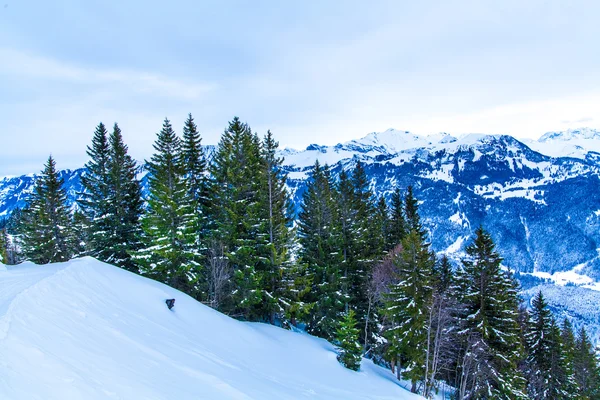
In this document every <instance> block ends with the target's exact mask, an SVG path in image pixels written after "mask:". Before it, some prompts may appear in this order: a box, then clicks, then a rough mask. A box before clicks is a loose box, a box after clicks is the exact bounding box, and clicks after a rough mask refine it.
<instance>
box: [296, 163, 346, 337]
mask: <svg viewBox="0 0 600 400" xmlns="http://www.w3.org/2000/svg"><path fill="white" fill-rule="evenodd" d="M298 239H299V242H300V246H301V247H300V251H299V256H300V262H302V263H305V264H306V266H307V270H308V274H309V276H310V279H311V284H312V289H311V291H310V292H309V293H308V295H307V297H306V301H307V302H309V303H313V304H314V307H313V308H312V312H311V313H310V315H309V318H308V326H307V329H308V331H309V332H311V333H314V334H316V335H318V336H321V337H324V338H327V339H330V340H331V339H333V338H334V337H335V331H336V328H337V324H338V321H339V318H340V317H341V315H342V313H343V312H344V306H345V305H346V304H347V302H348V295H347V293H344V292H343V289H344V286H343V285H342V277H343V270H342V265H343V260H344V259H343V254H342V238H341V228H340V224H339V215H338V208H337V204H336V193H335V188H334V184H333V182H332V179H331V173H330V171H329V167H328V166H327V165H325V166H321V164H319V162H318V161H317V162H316V163H315V165H314V167H313V170H312V174H311V177H310V179H309V181H308V184H307V188H306V191H305V192H304V194H303V197H302V210H301V212H300V214H299V216H298Z"/></svg>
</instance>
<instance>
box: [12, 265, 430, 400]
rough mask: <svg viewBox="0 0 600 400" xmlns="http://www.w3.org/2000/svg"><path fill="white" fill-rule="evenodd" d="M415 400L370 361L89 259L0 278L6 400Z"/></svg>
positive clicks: (18, 269) (20, 268)
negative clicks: (340, 358) (343, 359)
mask: <svg viewBox="0 0 600 400" xmlns="http://www.w3.org/2000/svg"><path fill="white" fill-rule="evenodd" d="M171 297H174V298H176V304H175V307H174V309H173V310H171V311H170V310H169V309H168V308H167V307H166V305H165V299H167V298H171ZM416 398H420V397H418V396H416V395H413V394H411V393H409V392H407V391H406V390H404V389H403V388H402V387H401V386H400V385H399V384H398V383H397V382H396V381H395V380H394V377H393V376H392V375H391V373H390V372H389V371H387V370H385V369H383V368H380V367H377V366H375V365H374V364H372V363H371V362H370V361H367V360H363V363H362V368H361V371H360V372H353V371H350V370H347V369H345V368H343V367H342V366H340V365H339V364H338V362H337V361H336V355H335V352H334V348H333V346H332V345H330V344H329V343H328V342H326V341H324V340H321V339H317V338H314V337H311V336H309V335H307V334H304V333H297V332H290V331H286V330H283V329H280V328H277V327H273V326H269V325H265V324H257V323H243V322H239V321H236V320H233V319H231V318H229V317H226V316H224V315H223V314H220V313H218V312H216V311H214V310H212V309H210V308H208V307H206V306H204V305H202V304H200V303H198V302H196V301H195V300H193V299H192V298H190V297H188V296H186V295H184V294H183V293H181V292H178V291H176V290H174V289H172V288H170V287H168V286H165V285H163V284H160V283H158V282H155V281H152V280H149V279H146V278H143V277H140V276H137V275H134V274H132V273H129V272H127V271H124V270H122V269H119V268H116V267H114V266H111V265H108V264H104V263H101V262H99V261H96V260H94V259H93V258H82V259H78V260H73V261H70V262H67V263H61V264H49V265H44V266H37V265H34V264H31V263H25V264H22V265H20V266H16V267H8V268H7V269H3V268H0V399H3V400H12V399H27V400H35V399H44V400H50V399H60V400H68V399H86V400H94V399H122V400H126V399H153V400H154V399H156V400H158V399H178V400H182V399H239V400H242V399H261V400H266V399H345V400H349V399H371V400H379V399H382V400H383V399H390V400H391V399H394V400H398V399H416Z"/></svg>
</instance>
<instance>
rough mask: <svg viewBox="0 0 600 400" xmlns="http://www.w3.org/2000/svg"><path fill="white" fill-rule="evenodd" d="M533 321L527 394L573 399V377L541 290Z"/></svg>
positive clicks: (541, 398)
mask: <svg viewBox="0 0 600 400" xmlns="http://www.w3.org/2000/svg"><path fill="white" fill-rule="evenodd" d="M531 305H532V309H531V321H530V323H529V332H528V333H527V336H526V344H527V361H526V374H527V376H526V378H527V379H528V384H527V394H528V395H529V397H530V398H532V399H540V400H544V399H548V400H550V399H560V398H564V399H567V398H573V396H574V395H575V394H574V393H573V392H572V388H573V376H572V375H570V374H569V372H568V370H567V364H566V362H567V361H566V356H565V352H564V348H563V345H562V340H561V338H560V329H559V328H558V326H557V325H556V321H555V320H554V318H553V316H552V314H551V312H550V309H549V308H548V303H547V302H546V299H545V298H544V296H543V294H542V292H541V291H540V292H539V293H538V294H537V295H536V296H535V297H534V298H533V300H532V303H531Z"/></svg>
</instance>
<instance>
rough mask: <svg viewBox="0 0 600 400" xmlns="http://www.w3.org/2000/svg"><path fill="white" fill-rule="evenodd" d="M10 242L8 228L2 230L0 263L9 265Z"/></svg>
mask: <svg viewBox="0 0 600 400" xmlns="http://www.w3.org/2000/svg"><path fill="white" fill-rule="evenodd" d="M9 243H10V240H9V238H8V234H7V233H6V228H2V229H1V230H0V263H2V264H8V247H9Z"/></svg>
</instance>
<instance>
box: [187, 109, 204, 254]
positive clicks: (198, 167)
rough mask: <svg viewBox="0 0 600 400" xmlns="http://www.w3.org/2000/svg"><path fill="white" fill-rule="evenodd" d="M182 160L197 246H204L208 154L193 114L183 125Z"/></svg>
mask: <svg viewBox="0 0 600 400" xmlns="http://www.w3.org/2000/svg"><path fill="white" fill-rule="evenodd" d="M181 162H182V165H183V169H184V177H185V179H186V181H187V184H188V187H189V191H190V195H191V197H192V199H193V208H194V213H195V215H196V224H197V226H196V230H197V242H196V246H197V247H199V248H203V247H205V244H203V243H202V242H203V241H204V240H205V237H206V235H207V224H208V221H207V220H206V219H207V215H206V206H207V204H206V203H207V201H208V199H207V195H208V193H207V189H208V188H207V176H206V156H205V155H204V150H203V148H202V138H201V137H200V133H198V127H197V126H196V124H195V122H194V118H193V117H192V114H189V115H188V118H187V119H186V121H185V123H184V125H183V140H182V143H181Z"/></svg>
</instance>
